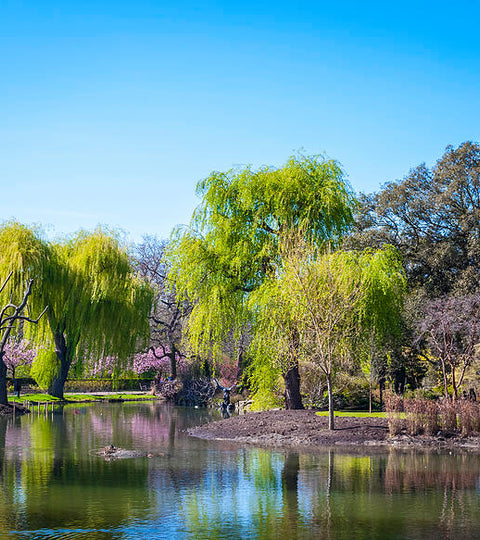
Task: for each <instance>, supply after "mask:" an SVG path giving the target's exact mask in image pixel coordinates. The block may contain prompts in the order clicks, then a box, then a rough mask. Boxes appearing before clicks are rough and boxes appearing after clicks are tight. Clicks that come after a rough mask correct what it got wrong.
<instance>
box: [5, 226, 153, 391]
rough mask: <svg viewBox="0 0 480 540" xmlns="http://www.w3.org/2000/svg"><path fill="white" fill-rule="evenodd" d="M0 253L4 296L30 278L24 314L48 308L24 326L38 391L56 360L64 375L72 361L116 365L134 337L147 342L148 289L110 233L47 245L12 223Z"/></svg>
mask: <svg viewBox="0 0 480 540" xmlns="http://www.w3.org/2000/svg"><path fill="white" fill-rule="evenodd" d="M0 254H1V255H0V272H1V273H6V272H7V271H10V270H12V271H13V272H14V277H15V279H14V280H12V284H11V286H10V288H9V289H10V290H7V291H5V294H10V292H13V294H17V291H18V290H21V287H20V289H19V286H20V285H21V284H22V283H23V282H24V280H25V279H27V278H29V279H33V280H34V287H33V290H32V295H31V300H30V302H29V306H30V311H31V312H33V313H34V314H35V313H38V312H40V311H41V309H43V307H44V306H45V305H48V311H47V314H46V316H45V317H43V318H42V319H41V321H40V322H39V324H38V325H29V326H28V327H27V328H25V332H26V334H27V337H29V338H30V339H33V340H35V341H36V343H37V344H39V345H41V348H40V350H39V355H38V356H37V359H36V361H35V363H34V365H33V368H32V373H34V374H35V376H36V377H38V380H39V381H41V383H42V385H43V386H48V385H49V384H50V383H51V382H52V380H54V379H55V377H56V376H58V374H59V370H60V367H61V364H62V363H65V362H66V364H67V365H66V368H67V371H68V368H69V367H70V364H71V362H72V360H73V358H74V357H75V356H76V357H77V359H78V361H77V363H76V364H77V366H79V369H81V367H82V366H81V360H82V358H85V357H95V355H99V354H104V355H108V354H112V355H113V354H114V355H116V356H118V358H119V361H122V360H126V358H127V356H128V355H129V354H131V353H133V352H134V351H135V350H136V345H137V341H138V340H139V339H142V338H143V339H145V340H146V339H147V338H148V335H149V325H148V315H149V313H150V309H151V305H152V299H153V294H152V291H151V289H150V287H149V286H148V285H147V284H146V283H145V282H144V281H141V280H139V279H137V278H136V277H135V275H134V274H133V272H132V270H131V267H130V264H129V258H128V254H127V251H126V249H125V248H124V247H123V246H122V245H121V242H120V240H119V238H117V237H116V236H115V235H113V234H112V233H108V232H104V231H102V230H100V229H98V230H96V231H95V232H93V233H86V232H84V231H82V232H80V233H78V234H77V235H76V236H74V237H73V238H72V239H70V240H65V241H61V242H57V243H54V244H51V243H48V242H46V241H44V240H43V239H42V238H41V237H40V235H39V234H38V232H37V231H35V230H32V229H29V228H27V227H25V226H23V225H20V224H18V223H13V222H11V223H7V224H5V225H4V226H3V227H2V228H0ZM59 343H60V345H61V346H64V350H63V351H59ZM60 348H61V347H60ZM55 351H56V353H57V354H56V355H55ZM60 353H63V355H64V358H62V354H60ZM64 367H65V366H64Z"/></svg>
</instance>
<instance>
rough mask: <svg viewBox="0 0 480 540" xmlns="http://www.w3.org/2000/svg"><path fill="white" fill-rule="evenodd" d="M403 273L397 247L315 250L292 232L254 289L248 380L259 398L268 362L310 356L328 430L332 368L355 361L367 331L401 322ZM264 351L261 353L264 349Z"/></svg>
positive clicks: (384, 329) (375, 331)
mask: <svg viewBox="0 0 480 540" xmlns="http://www.w3.org/2000/svg"><path fill="white" fill-rule="evenodd" d="M404 285H405V280H404V273H403V269H402V266H401V264H400V262H399V260H398V257H397V256H396V254H395V251H394V250H393V249H392V248H390V247H386V248H385V249H383V250H377V251H373V250H365V251H363V252H360V251H342V250H337V251H331V250H330V249H323V250H318V249H317V248H316V247H315V246H312V245H311V244H306V243H305V242H303V240H302V239H301V238H299V237H298V235H297V236H294V237H293V240H292V238H290V239H289V240H288V241H287V242H286V243H285V247H284V250H283V257H282V264H281V266H279V267H278V268H277V269H276V271H275V272H274V273H272V274H271V275H270V277H269V279H268V280H267V281H265V282H264V284H263V285H262V287H261V288H259V290H258V291H257V293H256V295H257V301H256V305H257V317H258V319H259V321H260V322H259V324H258V325H257V327H258V328H259V329H261V331H259V332H257V335H256V336H255V340H254V342H253V344H254V347H253V349H252V352H253V354H254V357H255V361H254V363H253V370H252V372H251V379H252V382H253V385H254V388H255V389H256V395H255V394H254V397H256V398H257V399H258V398H259V397H260V398H262V396H263V395H264V394H263V392H264V391H268V388H265V387H262V386H261V385H259V382H258V381H259V380H260V379H261V377H262V376H263V373H265V372H266V371H268V367H269V366H272V364H273V368H274V370H275V369H276V370H277V371H278V372H280V373H282V372H283V371H284V370H285V369H288V365H287V366H285V364H284V363H283V362H282V357H286V356H288V354H285V353H281V352H280V351H282V350H284V349H286V351H289V353H290V355H289V356H290V358H291V357H292V355H293V356H294V355H296V354H298V352H299V351H300V356H301V358H303V359H305V360H308V361H309V362H313V363H315V364H316V365H317V366H318V367H319V368H320V370H321V372H322V373H323V375H324V377H325V380H326V383H327V389H328V402H329V427H330V429H334V406H333V391H334V383H335V375H336V374H337V373H338V372H339V371H340V370H342V369H344V368H346V367H352V363H353V362H357V363H359V362H360V361H361V359H362V358H363V356H364V352H363V351H364V349H365V347H366V346H367V344H369V338H370V336H371V335H372V333H373V334H375V335H378V336H379V339H380V336H382V335H383V334H384V333H386V332H387V331H388V332H392V331H393V329H392V328H391V327H390V326H391V325H393V326H395V327H396V328H398V329H399V328H400V326H399V320H400V314H401V307H402V298H403V293H404ZM266 353H267V354H266Z"/></svg>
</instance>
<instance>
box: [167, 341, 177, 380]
mask: <svg viewBox="0 0 480 540" xmlns="http://www.w3.org/2000/svg"><path fill="white" fill-rule="evenodd" d="M170 351H171V352H170V354H169V355H168V357H169V358H170V372H171V373H170V374H171V376H172V379H173V380H175V379H176V378H177V349H175V346H173V347H170Z"/></svg>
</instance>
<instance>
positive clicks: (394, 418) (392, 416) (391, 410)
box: [385, 393, 405, 435]
mask: <svg viewBox="0 0 480 540" xmlns="http://www.w3.org/2000/svg"><path fill="white" fill-rule="evenodd" d="M385 412H386V413H387V419H388V430H389V432H390V435H399V434H400V433H401V432H402V430H403V429H404V427H405V420H404V418H403V412H404V399H403V397H402V396H399V395H397V394H393V393H389V394H386V395H385Z"/></svg>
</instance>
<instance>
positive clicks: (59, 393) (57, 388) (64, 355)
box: [48, 334, 72, 399]
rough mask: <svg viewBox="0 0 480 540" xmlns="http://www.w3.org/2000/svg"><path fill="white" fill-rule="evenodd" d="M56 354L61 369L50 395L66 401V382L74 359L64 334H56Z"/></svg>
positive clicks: (51, 387) (52, 383)
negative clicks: (64, 392)
mask: <svg viewBox="0 0 480 540" xmlns="http://www.w3.org/2000/svg"><path fill="white" fill-rule="evenodd" d="M55 353H56V355H57V359H58V362H59V364H60V368H59V370H58V373H57V374H56V375H55V376H54V378H53V380H52V382H51V383H50V386H49V387H48V393H49V394H50V395H51V396H53V397H56V398H59V399H64V396H63V389H64V388H65V381H66V380H67V376H68V371H69V369H70V364H71V363H72V359H71V358H70V356H71V354H70V353H69V349H68V347H67V342H66V340H65V336H64V335H63V334H55Z"/></svg>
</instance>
